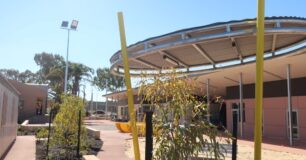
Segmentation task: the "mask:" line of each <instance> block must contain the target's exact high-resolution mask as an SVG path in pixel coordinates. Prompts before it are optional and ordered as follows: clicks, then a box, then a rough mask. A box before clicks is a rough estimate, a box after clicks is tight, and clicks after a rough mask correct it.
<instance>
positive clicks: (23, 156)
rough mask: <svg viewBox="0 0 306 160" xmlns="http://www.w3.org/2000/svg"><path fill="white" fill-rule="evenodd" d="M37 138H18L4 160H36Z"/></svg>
mask: <svg viewBox="0 0 306 160" xmlns="http://www.w3.org/2000/svg"><path fill="white" fill-rule="evenodd" d="M35 148H36V144H35V136H17V138H16V141H15V143H14V144H13V146H12V148H11V149H10V150H9V152H8V153H7V155H6V156H5V158H4V160H35Z"/></svg>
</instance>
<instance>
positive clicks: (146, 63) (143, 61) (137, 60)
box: [133, 58, 161, 70]
mask: <svg viewBox="0 0 306 160" xmlns="http://www.w3.org/2000/svg"><path fill="white" fill-rule="evenodd" d="M133 60H135V61H136V62H139V63H141V64H143V65H146V66H148V67H150V68H154V69H157V70H160V69H161V67H158V66H156V65H154V64H152V63H150V62H147V61H145V60H143V59H140V58H136V59H133Z"/></svg>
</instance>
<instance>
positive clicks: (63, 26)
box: [61, 21, 69, 28]
mask: <svg viewBox="0 0 306 160" xmlns="http://www.w3.org/2000/svg"><path fill="white" fill-rule="evenodd" d="M68 24H69V22H68V21H62V25H61V27H62V28H67V27H68Z"/></svg>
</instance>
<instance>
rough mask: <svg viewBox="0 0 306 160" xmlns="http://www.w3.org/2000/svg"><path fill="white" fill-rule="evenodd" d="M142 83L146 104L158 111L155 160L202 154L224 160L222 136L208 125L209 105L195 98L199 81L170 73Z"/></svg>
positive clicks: (155, 121)
mask: <svg viewBox="0 0 306 160" xmlns="http://www.w3.org/2000/svg"><path fill="white" fill-rule="evenodd" d="M140 83H141V87H140V90H139V94H140V95H142V97H143V99H142V101H143V102H146V103H149V104H150V105H151V106H153V107H154V109H155V111H154V115H153V126H154V129H155V132H156V133H157V134H158V136H156V138H155V145H154V146H155V148H154V159H156V160H187V159H189V158H191V157H194V158H197V157H199V154H200V153H201V154H204V157H205V158H212V159H224V154H223V153H222V149H224V148H223V147H222V145H220V143H221V138H220V137H222V136H219V132H218V130H217V128H216V126H214V125H212V124H211V123H209V122H208V121H207V118H206V117H207V112H208V111H207V106H206V103H205V102H203V101H200V100H199V98H197V97H196V96H195V94H196V93H195V91H196V86H195V85H194V84H196V83H195V80H192V79H187V77H182V75H180V77H179V76H178V75H177V74H175V73H170V74H168V75H162V74H161V75H159V76H156V77H154V79H150V78H146V77H144V78H143V80H142V81H141V82H140ZM220 134H221V133H220ZM222 134H223V133H222ZM226 135H227V136H228V134H226ZM219 138H220V139H219ZM225 141H226V142H227V143H229V138H225ZM222 143H223V142H222Z"/></svg>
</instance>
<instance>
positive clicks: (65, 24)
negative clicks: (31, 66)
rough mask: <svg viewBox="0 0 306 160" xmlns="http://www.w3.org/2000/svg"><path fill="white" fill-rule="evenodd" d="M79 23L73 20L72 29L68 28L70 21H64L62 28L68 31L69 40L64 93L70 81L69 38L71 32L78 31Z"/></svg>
mask: <svg viewBox="0 0 306 160" xmlns="http://www.w3.org/2000/svg"><path fill="white" fill-rule="evenodd" d="M78 23H79V21H77V20H72V22H71V25H70V28H69V27H68V25H69V22H68V21H62V25H61V28H62V29H65V30H67V31H68V40H67V54H66V68H65V86H64V92H65V94H66V93H67V81H68V55H69V36H70V30H73V31H76V29H77V27H78Z"/></svg>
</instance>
